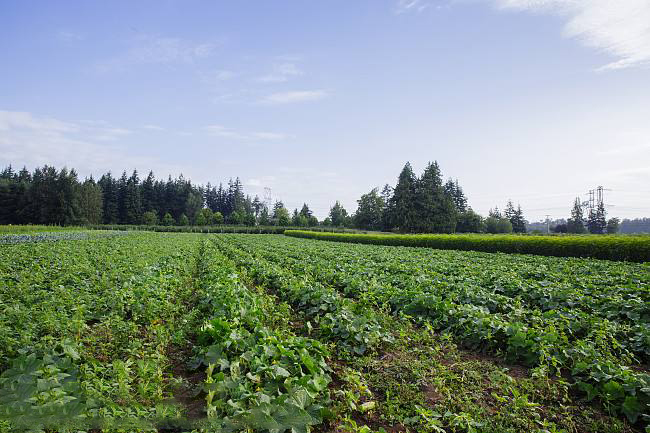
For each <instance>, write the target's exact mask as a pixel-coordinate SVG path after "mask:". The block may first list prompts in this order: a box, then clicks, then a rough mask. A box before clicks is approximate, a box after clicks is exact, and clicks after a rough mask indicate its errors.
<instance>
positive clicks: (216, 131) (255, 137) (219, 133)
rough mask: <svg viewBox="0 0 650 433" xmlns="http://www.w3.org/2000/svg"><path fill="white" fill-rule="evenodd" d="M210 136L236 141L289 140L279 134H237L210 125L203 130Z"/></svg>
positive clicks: (219, 126)
mask: <svg viewBox="0 0 650 433" xmlns="http://www.w3.org/2000/svg"><path fill="white" fill-rule="evenodd" d="M203 129H204V130H205V131H206V132H208V134H210V135H212V136H215V137H223V138H231V139H234V140H250V141H259V140H264V141H266V140H284V139H287V138H289V136H288V135H287V134H281V133H277V132H237V131H233V130H232V129H228V128H226V127H225V126H223V125H208V126H205V127H204V128H203Z"/></svg>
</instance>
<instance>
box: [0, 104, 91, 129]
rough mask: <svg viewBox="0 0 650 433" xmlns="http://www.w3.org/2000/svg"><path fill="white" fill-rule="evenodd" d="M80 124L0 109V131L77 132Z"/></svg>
mask: <svg viewBox="0 0 650 433" xmlns="http://www.w3.org/2000/svg"><path fill="white" fill-rule="evenodd" d="M80 129H81V126H79V125H77V124H75V123H71V122H64V121H61V120H57V119H53V118H50V117H35V116H33V115H32V114H31V113H28V112H24V111H3V110H0V131H5V132H9V131H15V130H32V131H38V132H39V133H42V134H48V135H55V134H62V133H65V132H77V131H79V130H80Z"/></svg>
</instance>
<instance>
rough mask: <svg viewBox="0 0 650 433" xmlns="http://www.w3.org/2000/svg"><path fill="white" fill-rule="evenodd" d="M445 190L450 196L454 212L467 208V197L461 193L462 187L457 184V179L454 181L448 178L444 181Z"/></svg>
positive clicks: (463, 210)
mask: <svg viewBox="0 0 650 433" xmlns="http://www.w3.org/2000/svg"><path fill="white" fill-rule="evenodd" d="M445 192H446V193H447V195H448V196H449V197H451V198H452V200H453V202H454V206H455V207H456V212H458V213H460V212H465V210H467V198H466V197H465V194H464V193H463V189H462V188H461V187H460V185H459V184H458V179H456V180H455V181H454V180H452V179H451V178H449V179H448V180H447V182H446V183H445Z"/></svg>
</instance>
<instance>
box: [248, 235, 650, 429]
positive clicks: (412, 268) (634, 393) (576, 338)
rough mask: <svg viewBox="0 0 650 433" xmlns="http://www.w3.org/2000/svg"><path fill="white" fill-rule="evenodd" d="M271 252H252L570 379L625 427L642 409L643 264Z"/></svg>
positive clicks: (306, 248)
mask: <svg viewBox="0 0 650 433" xmlns="http://www.w3.org/2000/svg"><path fill="white" fill-rule="evenodd" d="M377 237H381V236H377ZM386 237H391V235H386ZM411 237H413V238H414V237H415V236H411ZM596 239H600V238H596ZM241 242H242V243H246V244H251V243H254V242H255V241H254V239H250V240H249V238H246V239H243V238H242V240H241ZM275 243H276V244H277V245H276V246H275V248H274V249H275V251H276V252H275V253H274V252H273V251H268V250H269V249H270V248H273V247H269V245H268V243H266V245H265V246H264V247H262V245H259V244H258V248H260V249H261V248H264V250H265V251H266V252H265V253H264V254H265V255H266V256H269V257H273V255H275V256H276V257H279V258H278V259H274V260H277V261H281V260H282V259H281V257H282V256H284V257H290V258H288V259H286V261H287V262H289V263H293V264H292V265H291V266H293V267H295V269H294V272H295V273H296V274H300V275H311V276H313V278H315V279H316V280H319V281H323V282H326V283H328V284H330V285H332V286H334V287H337V288H338V289H339V290H340V291H342V292H343V293H346V294H347V295H348V296H352V297H354V298H358V299H363V300H364V301H366V302H368V301H370V302H373V303H374V304H376V305H384V306H388V307H390V309H391V310H392V311H394V312H395V313H396V314H401V315H406V316H407V317H413V318H415V319H416V320H418V321H419V322H420V323H427V324H429V325H430V326H432V327H433V328H434V329H437V330H440V331H444V332H447V333H450V334H453V335H456V336H457V338H458V341H460V342H462V344H463V345H465V346H466V347H468V348H471V349H473V350H487V351H492V352H496V353H498V354H501V355H502V356H504V357H506V359H508V360H509V361H510V362H520V363H523V364H524V365H528V366H531V367H533V366H534V367H537V368H540V369H542V370H543V371H547V372H550V373H551V374H556V375H563V374H564V375H570V377H571V383H572V384H573V386H574V388H575V389H576V390H578V391H579V392H582V393H583V395H585V397H586V398H590V399H593V398H597V399H599V400H600V401H601V402H602V404H603V405H604V406H605V408H607V409H608V410H609V411H611V412H612V413H618V414H621V415H623V416H625V417H627V418H628V419H629V420H630V422H633V423H634V422H637V421H638V420H640V419H642V418H643V417H644V415H643V414H645V413H647V410H648V409H650V387H649V385H650V375H649V374H647V373H645V372H643V371H635V370H634V369H633V368H632V367H631V366H633V365H635V364H636V363H638V362H639V361H638V360H637V359H636V357H638V359H639V360H641V362H647V360H648V359H650V331H649V330H648V329H649V328H648V323H650V310H649V309H648V305H650V303H649V301H650V298H648V292H647V287H648V284H650V280H648V277H647V270H646V269H645V266H644V265H636V264H629V263H612V262H599V261H587V260H580V259H554V258H543V257H533V256H507V255H500V256H494V255H485V254H480V253H461V252H445V251H440V252H432V251H431V250H420V249H400V250H394V249H390V248H381V247H376V246H365V245H347V246H345V247H343V246H340V244H326V243H309V242H306V241H304V240H290V239H288V240H287V241H284V242H280V241H275ZM397 251H399V254H396V252H397ZM282 263H283V264H284V262H282ZM285 266H286V265H285ZM630 283H631V284H630ZM622 286H627V287H628V288H626V289H622V288H621V287H622ZM559 287H562V289H559ZM633 305H636V307H632V306H633ZM628 314H630V315H628ZM523 403H525V401H524V402H523ZM647 421H648V420H645V422H647Z"/></svg>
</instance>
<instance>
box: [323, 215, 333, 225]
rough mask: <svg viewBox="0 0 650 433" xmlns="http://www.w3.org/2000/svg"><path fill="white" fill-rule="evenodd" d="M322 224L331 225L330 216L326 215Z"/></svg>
mask: <svg viewBox="0 0 650 433" xmlns="http://www.w3.org/2000/svg"><path fill="white" fill-rule="evenodd" d="M323 226H324V227H331V226H332V219H331V218H330V217H327V218H325V219H324V220H323Z"/></svg>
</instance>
